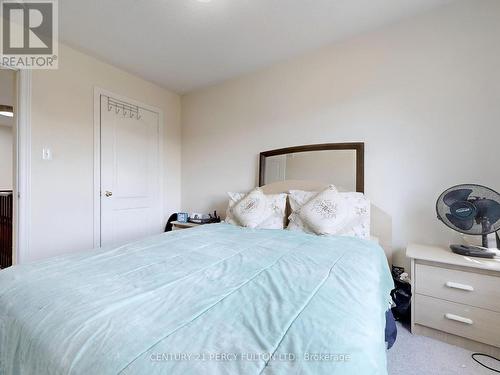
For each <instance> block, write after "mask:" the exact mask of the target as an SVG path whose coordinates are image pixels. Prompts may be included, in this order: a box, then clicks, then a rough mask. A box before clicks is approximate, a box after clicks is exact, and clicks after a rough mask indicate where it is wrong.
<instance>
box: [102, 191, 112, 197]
mask: <svg viewBox="0 0 500 375" xmlns="http://www.w3.org/2000/svg"><path fill="white" fill-rule="evenodd" d="M104 195H105V196H107V197H111V196H112V195H113V192H111V191H107V190H106V191H105V192H104Z"/></svg>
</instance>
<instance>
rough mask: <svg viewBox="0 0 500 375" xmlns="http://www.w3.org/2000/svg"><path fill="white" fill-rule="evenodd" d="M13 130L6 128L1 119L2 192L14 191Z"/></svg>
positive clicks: (0, 177) (0, 166) (0, 163)
mask: <svg viewBox="0 0 500 375" xmlns="http://www.w3.org/2000/svg"><path fill="white" fill-rule="evenodd" d="M13 142H14V139H13V135H12V128H11V127H10V126H4V125H3V124H2V123H1V119H0V190H12V175H13V171H12V168H13V167H12V155H13V154H12V152H13V151H12V146H13Z"/></svg>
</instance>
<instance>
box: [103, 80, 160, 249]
mask: <svg viewBox="0 0 500 375" xmlns="http://www.w3.org/2000/svg"><path fill="white" fill-rule="evenodd" d="M101 95H105V96H109V97H112V98H115V99H118V100H120V101H124V102H127V103H130V104H132V105H136V106H139V107H140V108H143V109H146V110H148V111H151V112H155V113H157V114H158V169H159V171H158V177H159V185H160V186H159V197H158V199H159V202H158V203H159V205H160V217H159V218H158V219H159V220H161V221H163V220H164V219H165V204H164V187H163V185H164V181H163V179H164V173H163V165H164V163H163V155H164V152H163V151H164V150H163V144H164V139H163V138H164V134H165V132H164V126H165V125H164V114H163V110H162V109H160V108H157V107H154V106H151V105H148V104H145V103H141V102H139V101H137V100H134V99H131V98H128V97H126V96H123V95H119V94H116V93H114V92H112V91H109V90H106V89H103V88H102V87H98V86H94V194H93V196H94V207H93V209H94V215H93V216H94V238H93V244H94V248H97V247H100V246H101ZM158 226H159V227H160V224H158Z"/></svg>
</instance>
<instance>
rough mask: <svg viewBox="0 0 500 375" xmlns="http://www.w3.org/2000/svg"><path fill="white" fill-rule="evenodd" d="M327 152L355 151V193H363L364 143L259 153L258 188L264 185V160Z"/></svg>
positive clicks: (296, 147) (312, 146) (328, 144)
mask: <svg viewBox="0 0 500 375" xmlns="http://www.w3.org/2000/svg"><path fill="white" fill-rule="evenodd" d="M328 150H354V151H356V191H357V192H359V193H364V192H365V144H364V142H350V143H322V144H317V145H304V146H294V147H287V148H279V149H276V150H269V151H264V152H261V153H260V163H259V186H263V185H264V175H265V169H266V158H267V157H269V156H277V155H286V154H294V153H297V152H310V151H328Z"/></svg>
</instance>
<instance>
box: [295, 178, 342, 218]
mask: <svg viewBox="0 0 500 375" xmlns="http://www.w3.org/2000/svg"><path fill="white" fill-rule="evenodd" d="M328 189H331V190H334V191H337V192H338V190H337V188H336V187H335V186H334V185H329V186H328ZM288 193H289V194H288V201H289V202H290V208H291V209H292V212H293V211H297V210H298V209H299V208H300V207H302V206H303V205H304V204H306V203H307V201H308V200H310V199H311V198H312V197H314V196H315V195H317V194H318V192H317V191H305V190H290V191H289V192H288Z"/></svg>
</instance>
